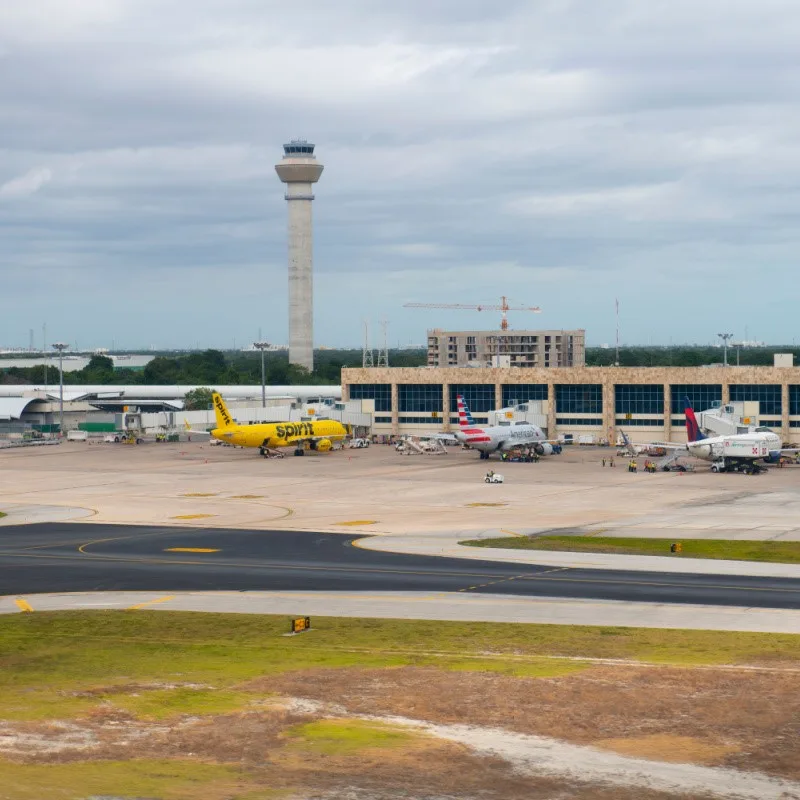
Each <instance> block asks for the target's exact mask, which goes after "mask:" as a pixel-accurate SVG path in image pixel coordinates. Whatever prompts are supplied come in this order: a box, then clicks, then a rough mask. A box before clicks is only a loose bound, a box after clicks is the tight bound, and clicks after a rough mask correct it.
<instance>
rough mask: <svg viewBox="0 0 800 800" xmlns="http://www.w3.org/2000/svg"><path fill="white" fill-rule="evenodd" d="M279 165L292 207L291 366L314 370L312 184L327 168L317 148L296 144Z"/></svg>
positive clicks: (289, 146) (291, 144)
mask: <svg viewBox="0 0 800 800" xmlns="http://www.w3.org/2000/svg"><path fill="white" fill-rule="evenodd" d="M283 152H284V157H283V158H282V159H281V161H279V162H278V163H277V164H276V165H275V171H276V172H277V173H278V177H279V178H280V179H281V181H283V183H285V184H286V195H285V197H286V200H287V201H288V203H289V362H290V363H291V364H298V365H300V366H301V367H305V368H306V369H307V370H309V371H312V370H313V369H314V285H313V280H314V279H313V258H314V249H313V238H314V231H313V219H312V214H311V202H312V200H313V199H314V194H313V192H312V184H314V183H316V182H317V181H318V180H319V178H320V175H322V170H323V169H324V167H323V166H322V164H320V163H319V162H318V161H317V159H316V158H315V157H314V145H313V144H311V143H310V142H306V141H302V140H295V141H292V142H289V144H285V145H284V146H283Z"/></svg>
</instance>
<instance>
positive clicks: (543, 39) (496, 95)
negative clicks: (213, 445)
mask: <svg viewBox="0 0 800 800" xmlns="http://www.w3.org/2000/svg"><path fill="white" fill-rule="evenodd" d="M799 34H800V9H798V8H797V7H796V3H794V2H793V0H763V1H762V2H761V3H759V4H753V3H752V2H750V0H704V2H702V3H697V2H689V0H670V1H669V2H667V0H650V2H648V3H642V2H640V1H639V0H596V1H595V2H593V3H585V2H577V0H540V2H537V3H536V4H531V3H526V2H522V1H521V0H519V1H516V0H514V1H513V2H508V3H504V4H501V5H500V6H495V7H493V6H492V5H491V4H488V3H485V2H481V1H480V0H459V1H458V2H457V0H439V1H438V2H435V1H431V0H428V1H427V2H423V1H422V0H409V2H405V3H402V4H397V3H388V2H375V1H374V0H370V2H367V0H343V1H342V2H341V3H337V4H332V3H325V2H322V0H309V2H306V3H304V4H302V5H299V6H298V5H297V4H295V5H286V4H284V3H276V2H264V1H263V0H228V1H227V2H223V0H195V2H192V3H189V2H188V0H174V2H172V3H169V4H164V3H159V2H156V0H135V1H134V0H83V1H82V2H81V3H74V4H66V3H62V2H60V0H34V2H31V3H27V4H6V6H2V7H0V113H2V118H3V121H4V125H3V128H2V130H0V236H2V240H3V248H2V250H0V275H1V276H2V286H3V291H2V293H0V344H19V345H21V344H24V343H25V342H26V341H27V330H28V328H29V327H34V328H38V326H40V325H41V323H42V322H43V321H44V318H45V317H46V318H47V321H48V325H49V327H50V330H53V331H58V334H59V336H60V337H61V338H67V339H73V340H74V339H78V340H79V343H81V344H86V345H89V344H97V345H108V344H109V343H110V341H111V339H112V338H114V339H115V340H116V342H117V343H118V344H119V343H125V344H129V345H138V344H154V345H160V346H165V345H170V344H174V345H187V344H194V343H196V342H200V343H201V344H217V345H228V344H230V343H232V341H233V339H234V338H236V339H237V341H238V342H239V343H243V342H245V341H247V340H249V339H252V338H253V337H254V336H255V335H256V333H257V330H258V328H262V329H263V334H264V335H265V336H267V337H269V338H270V339H271V340H273V341H276V342H279V341H284V340H285V338H286V314H285V309H284V306H285V299H286V276H285V266H284V265H285V246H286V245H285V227H284V226H285V213H286V210H285V208H284V205H285V204H284V201H283V193H282V187H281V186H280V184H279V182H278V181H277V178H276V176H275V174H274V170H273V164H274V163H275V161H276V160H277V159H278V158H279V157H280V155H281V144H282V143H283V142H284V141H285V140H286V139H288V138H290V137H292V136H297V135H302V136H307V137H308V138H310V139H313V140H314V141H315V142H316V143H317V152H318V156H319V158H320V160H321V161H322V162H323V163H324V164H325V173H324V175H323V177H322V180H321V182H320V184H319V187H318V190H317V192H316V194H317V200H316V202H315V209H314V213H315V222H316V241H315V247H316V253H315V262H316V269H317V283H316V300H317V305H316V321H317V337H316V338H317V341H318V342H319V343H323V344H332V345H341V344H356V343H357V342H358V341H359V340H360V319H362V318H364V317H369V318H372V319H375V320H377V319H378V318H381V317H387V318H388V319H390V320H391V324H390V331H391V337H392V339H393V340H395V341H397V340H399V341H404V342H407V341H417V342H419V341H422V340H423V339H424V329H425V327H426V326H428V325H431V326H432V325H457V326H460V327H464V326H472V325H478V324H490V323H493V320H492V319H491V318H490V317H488V316H485V315H484V316H479V315H474V316H473V315H470V314H467V313H465V312H425V311H413V312H412V311H408V310H404V309H402V307H401V306H402V303H403V302H405V301H408V300H418V301H439V302H447V301H451V302H462V303H469V302H475V303H478V302H491V301H492V300H494V299H495V298H496V297H499V295H501V294H507V295H510V296H512V297H514V299H515V300H516V301H517V302H520V303H523V304H528V305H541V306H542V308H543V309H544V313H543V314H541V315H538V316H537V317H531V319H530V320H525V319H522V318H514V319H512V324H514V325H517V326H518V327H519V326H522V325H523V324H536V325H543V326H544V325H547V326H553V327H572V326H585V327H586V328H587V329H588V335H589V339H590V341H594V342H600V341H606V340H609V339H611V338H612V335H613V333H612V332H613V302H614V297H615V296H618V297H620V299H621V305H622V313H623V323H624V324H623V333H624V338H626V339H627V340H630V341H636V340H638V341H647V340H648V339H652V340H653V341H661V342H666V341H669V340H670V339H674V340H687V339H688V340H699V341H707V340H709V339H710V338H711V337H712V336H713V333H714V331H716V330H717V327H718V325H719V324H722V322H723V321H725V322H726V323H727V324H729V325H730V324H733V321H735V320H737V319H744V318H745V317H746V318H747V321H746V323H744V322H743V323H742V325H744V324H747V325H748V328H749V332H750V335H751V337H752V336H753V335H755V336H758V337H759V338H765V339H772V340H784V341H788V340H791V338H792V327H791V324H790V320H792V319H793V315H794V314H793V310H794V308H795V307H796V304H797V300H798V298H797V297H796V294H797V292H798V290H797V289H796V288H795V287H796V281H795V280H793V278H794V271H795V253H796V252H797V250H798V248H797V245H798V242H797V239H798V233H797V231H798V208H800V204H798V197H797V194H798V191H800V190H798V188H797V187H798V186H800V148H798V141H800V136H799V135H798V134H800V108H799V107H798V102H797V100H798V97H797V95H798V89H797V87H798V85H799V84H798V71H800V56H799V55H798V53H797V47H796V41H797V39H798V35H799ZM754 292H759V293H760V295H759V296H760V297H762V298H763V300H762V301H761V302H760V304H759V305H760V310H759V311H758V312H757V313H755V314H753V313H752V311H751V309H752V308H753V304H752V298H753V296H754ZM665 309H670V311H669V312H665ZM748 315H751V316H748ZM715 326H717V327H715ZM738 334H741V335H743V330H742V331H739V332H738Z"/></svg>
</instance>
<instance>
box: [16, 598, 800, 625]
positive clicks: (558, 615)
mask: <svg viewBox="0 0 800 800" xmlns="http://www.w3.org/2000/svg"><path fill="white" fill-rule="evenodd" d="M87 609H118V610H122V609H127V610H151V611H159V610H160V611H204V612H206V611H214V612H218V613H233V614H281V615H286V616H287V617H301V616H311V617H312V629H313V618H314V617H354V618H378V619H398V618H402V619H415V620H456V621H460V622H502V623H507V622H528V623H543V624H553V625H603V626H613V627H632V628H676V629H686V630H718V631H752V632H769V633H794V634H797V633H800V625H798V621H799V617H800V615H799V614H798V612H797V611H791V610H784V609H771V608H737V607H724V606H723V607H720V606H704V605H691V604H680V605H678V604H665V603H636V602H615V601H612V600H605V601H603V600H595V601H586V600H570V599H565V598H556V597H537V598H523V597H519V596H514V595H504V594H496V595H491V596H487V595H482V594H454V593H452V592H442V593H438V594H432V595H430V594H428V595H426V594H421V593H419V592H324V591H310V592H293V591H285V592H172V593H169V594H167V593H164V592H77V593H48V594H37V595H35V596H27V595H20V596H15V597H9V596H6V597H0V614H13V613H18V612H20V613H24V612H27V613H31V612H43V611H86V610H87Z"/></svg>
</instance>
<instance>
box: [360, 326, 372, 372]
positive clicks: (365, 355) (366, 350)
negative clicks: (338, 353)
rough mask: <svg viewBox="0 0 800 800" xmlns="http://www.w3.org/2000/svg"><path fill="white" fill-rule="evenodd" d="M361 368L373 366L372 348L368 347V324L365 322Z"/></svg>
mask: <svg viewBox="0 0 800 800" xmlns="http://www.w3.org/2000/svg"><path fill="white" fill-rule="evenodd" d="M361 366H362V367H363V368H364V369H368V368H372V367H374V366H375V360H374V358H373V355H372V348H371V347H370V346H369V322H368V321H367V320H364V347H363V348H362V350H361Z"/></svg>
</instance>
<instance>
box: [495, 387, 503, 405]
mask: <svg viewBox="0 0 800 800" xmlns="http://www.w3.org/2000/svg"><path fill="white" fill-rule="evenodd" d="M494 407H495V408H502V407H503V384H502V383H495V385H494Z"/></svg>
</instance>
